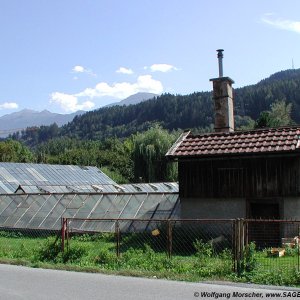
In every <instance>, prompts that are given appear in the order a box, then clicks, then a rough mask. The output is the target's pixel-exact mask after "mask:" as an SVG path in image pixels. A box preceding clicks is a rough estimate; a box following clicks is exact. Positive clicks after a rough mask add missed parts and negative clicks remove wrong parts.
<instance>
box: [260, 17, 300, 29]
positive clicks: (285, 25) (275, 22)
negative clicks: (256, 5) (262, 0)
mask: <svg viewBox="0 0 300 300" xmlns="http://www.w3.org/2000/svg"><path fill="white" fill-rule="evenodd" d="M261 20H262V21H263V22H264V23H266V24H269V25H271V26H274V27H276V28H279V29H283V30H289V31H293V32H296V33H300V21H293V20H285V19H281V18H276V17H275V16H274V14H270V13H268V14H265V15H264V16H263V17H262V18H261Z"/></svg>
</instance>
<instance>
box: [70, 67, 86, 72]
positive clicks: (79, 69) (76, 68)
mask: <svg viewBox="0 0 300 300" xmlns="http://www.w3.org/2000/svg"><path fill="white" fill-rule="evenodd" d="M72 71H73V72H74V73H83V72H84V71H85V68H84V67H83V66H75V67H74V68H73V69H72Z"/></svg>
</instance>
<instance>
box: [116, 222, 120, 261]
mask: <svg viewBox="0 0 300 300" xmlns="http://www.w3.org/2000/svg"><path fill="white" fill-rule="evenodd" d="M115 235H116V254H117V257H118V258H119V257H120V224H119V221H118V220H117V221H116V223H115Z"/></svg>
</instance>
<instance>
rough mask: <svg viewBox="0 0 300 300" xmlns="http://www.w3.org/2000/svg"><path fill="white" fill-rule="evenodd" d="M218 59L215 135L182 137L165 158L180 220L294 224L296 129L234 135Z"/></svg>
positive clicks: (299, 129)
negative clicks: (174, 180) (173, 174)
mask: <svg viewBox="0 0 300 300" xmlns="http://www.w3.org/2000/svg"><path fill="white" fill-rule="evenodd" d="M222 56H223V55H222V51H221V50H219V51H218V57H219V75H220V76H219V77H218V78H214V79H211V81H212V82H213V101H214V107H215V124H214V127H215V131H214V132H213V133H209V134H201V135H194V134H192V133H191V132H189V131H186V132H184V133H183V134H182V135H181V136H180V137H179V139H178V140H177V141H176V142H175V144H174V145H173V146H172V147H171V149H170V150H169V151H168V153H167V154H166V155H167V157H168V158H169V159H170V160H173V161H174V160H176V161H178V173H179V196H180V201H181V217H182V218H218V219H220V218H222V219H223V218H226V219H228V218H251V219H252V218H255V219H256V218H262V219H270V218H271V219H286V218H288V219H290V218H292V219H300V126H292V127H284V128H266V129H258V130H251V131H235V130H234V117H233V102H234V101H233V91H232V84H233V80H232V79H230V78H229V77H223V70H222ZM274 234H276V233H274Z"/></svg>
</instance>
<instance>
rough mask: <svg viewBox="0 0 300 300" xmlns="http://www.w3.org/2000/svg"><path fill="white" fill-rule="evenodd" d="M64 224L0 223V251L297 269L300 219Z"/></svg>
mask: <svg viewBox="0 0 300 300" xmlns="http://www.w3.org/2000/svg"><path fill="white" fill-rule="evenodd" d="M61 224H62V225H61V230H45V229H43V230H41V229H40V228H30V229H29V228H26V229H24V228H14V227H0V258H4V259H6V258H8V259H25V260H26V259H27V260H30V261H34V260H35V258H36V257H37V256H38V255H40V257H42V258H43V259H44V260H46V261H52V262H58V261H59V262H63V263H64V262H68V263H69V262H71V263H75V262H76V263H78V264H86V265H93V266H94V265H95V266H100V267H101V266H104V265H105V266H108V267H111V268H121V267H128V268H129V266H130V267H132V268H144V269H145V268H150V266H149V265H150V264H151V265H152V267H153V265H154V270H156V269H158V268H166V269H168V268H170V266H171V265H172V266H173V267H174V268H175V267H176V268H177V269H178V270H177V271H178V272H191V270H193V272H196V271H197V272H200V271H201V272H203V270H205V272H207V273H209V274H211V273H213V272H217V271H220V270H222V269H224V272H225V273H226V274H229V273H230V272H232V271H235V272H237V273H239V274H242V273H243V272H248V271H256V272H257V273H261V274H263V272H265V271H270V272H274V273H276V272H278V273H280V272H282V271H284V272H286V273H291V274H293V272H295V271H296V272H300V245H299V243H300V221H286V220H244V219H224V220H220V219H211V220H204V219H186V220H183V219H169V220H160V219H78V218H77V219H76V218H65V219H62V222H61ZM45 245H46V246H45ZM49 255H50V256H49ZM51 255H52V256H51ZM146 261H148V263H149V265H147V264H146ZM158 262H159V263H158ZM155 264H156V265H155ZM159 264H160V265H159ZM155 268H156V269H155ZM151 270H152V269H151ZM211 270H215V271H213V272H212V271H211ZM201 274H202V273H201ZM218 274H219V273H218Z"/></svg>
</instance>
